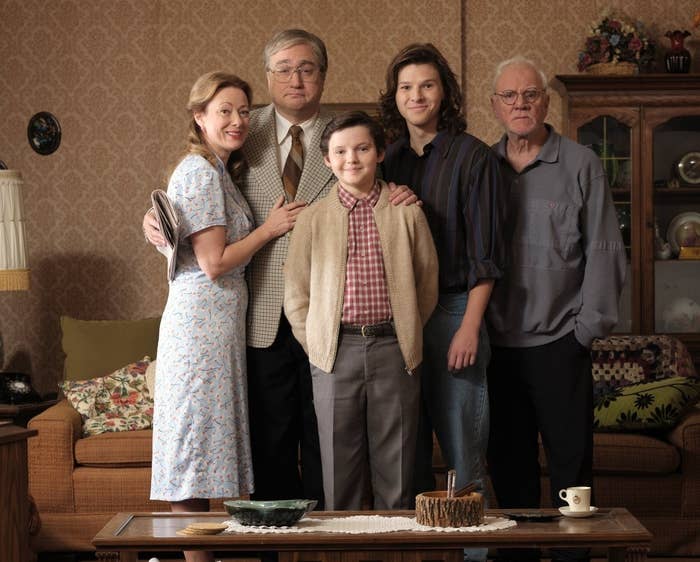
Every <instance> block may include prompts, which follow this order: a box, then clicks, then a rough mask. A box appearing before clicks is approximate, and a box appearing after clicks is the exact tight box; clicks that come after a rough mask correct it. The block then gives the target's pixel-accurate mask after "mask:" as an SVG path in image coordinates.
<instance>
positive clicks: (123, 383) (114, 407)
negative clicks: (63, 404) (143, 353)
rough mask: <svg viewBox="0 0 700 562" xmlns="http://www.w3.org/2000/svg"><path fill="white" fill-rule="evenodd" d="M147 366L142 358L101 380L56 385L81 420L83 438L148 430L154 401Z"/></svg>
mask: <svg viewBox="0 0 700 562" xmlns="http://www.w3.org/2000/svg"><path fill="white" fill-rule="evenodd" d="M150 363H151V359H150V357H144V358H143V360H141V361H137V362H136V363H131V364H129V365H126V366H125V367H122V368H121V369H118V370H116V371H115V372H113V373H111V374H109V375H106V376H104V377H98V378H95V379H90V380H87V381H64V382H62V383H60V384H59V387H60V388H61V390H62V391H63V393H64V394H65V396H66V398H67V399H68V401H69V402H70V404H71V405H72V406H73V407H74V408H75V409H76V410H77V411H78V412H79V413H80V415H81V417H82V418H83V436H85V437H87V436H90V435H98V434H100V433H105V432H108V431H134V430H137V429H148V428H150V427H151V425H152V422H153V400H152V399H151V395H150V393H149V390H148V386H147V384H146V369H147V368H148V365H149V364H150Z"/></svg>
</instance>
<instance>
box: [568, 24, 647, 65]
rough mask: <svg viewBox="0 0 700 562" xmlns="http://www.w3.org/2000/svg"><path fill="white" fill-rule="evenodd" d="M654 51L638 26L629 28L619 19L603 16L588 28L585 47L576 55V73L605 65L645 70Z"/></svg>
mask: <svg viewBox="0 0 700 562" xmlns="http://www.w3.org/2000/svg"><path fill="white" fill-rule="evenodd" d="M655 50H656V43H655V42H654V40H653V39H650V38H649V37H648V36H647V35H646V34H645V32H644V29H643V26H642V24H641V23H640V22H637V23H636V25H633V24H631V23H629V22H628V21H626V20H625V18H624V17H622V16H619V15H615V14H604V15H603V19H602V21H601V22H600V23H598V24H593V25H592V26H591V28H590V34H589V36H588V37H587V38H586V46H585V48H584V50H583V51H581V52H580V53H579V55H578V69H579V70H580V71H584V70H586V69H587V68H588V67H589V66H591V65H593V64H598V63H605V62H612V63H620V62H631V63H634V64H636V65H637V66H639V67H645V66H647V65H648V64H649V63H650V62H651V61H652V60H654V53H655Z"/></svg>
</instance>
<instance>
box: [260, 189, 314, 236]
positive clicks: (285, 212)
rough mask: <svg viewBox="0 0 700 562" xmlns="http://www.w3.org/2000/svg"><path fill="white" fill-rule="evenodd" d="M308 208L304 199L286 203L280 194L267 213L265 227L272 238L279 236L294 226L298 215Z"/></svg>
mask: <svg viewBox="0 0 700 562" xmlns="http://www.w3.org/2000/svg"><path fill="white" fill-rule="evenodd" d="M305 208H306V203H304V202H303V201H292V202H291V203H285V202H284V197H283V196H282V195H280V197H279V199H277V201H276V202H275V206H274V207H272V210H271V211H270V213H269V214H268V215H267V219H265V223H264V224H263V227H264V228H265V230H266V231H267V233H268V235H269V236H270V238H277V237H278V236H282V235H283V234H285V233H286V232H289V231H290V230H292V228H294V225H295V224H296V222H297V217H298V216H299V213H301V212H302V211H303V210H304V209H305Z"/></svg>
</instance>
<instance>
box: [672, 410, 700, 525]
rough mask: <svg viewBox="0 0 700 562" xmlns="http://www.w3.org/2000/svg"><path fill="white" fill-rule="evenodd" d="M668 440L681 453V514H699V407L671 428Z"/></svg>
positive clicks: (696, 515)
mask: <svg viewBox="0 0 700 562" xmlns="http://www.w3.org/2000/svg"><path fill="white" fill-rule="evenodd" d="M668 440H669V441H670V442H671V443H672V444H673V445H675V446H676V447H677V448H678V451H679V452H680V454H681V471H682V473H683V492H682V498H683V499H682V501H681V514H682V515H683V516H684V517H698V516H700V408H697V407H696V408H693V409H692V410H691V411H690V412H688V413H687V414H686V415H685V416H684V417H683V419H681V422H680V423H679V424H678V425H677V426H676V427H674V428H673V430H671V432H670V433H669V435H668Z"/></svg>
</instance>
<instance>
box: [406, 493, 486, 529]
mask: <svg viewBox="0 0 700 562" xmlns="http://www.w3.org/2000/svg"><path fill="white" fill-rule="evenodd" d="M416 521H417V522H418V524H420V525H427V526H429V527H470V526H472V525H481V524H482V523H483V522H484V498H483V496H482V495H481V494H480V493H478V492H471V493H469V494H466V495H463V496H459V497H454V498H448V497H447V492H446V491H444V490H440V491H437V492H423V493H422V494H418V495H417V496H416Z"/></svg>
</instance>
